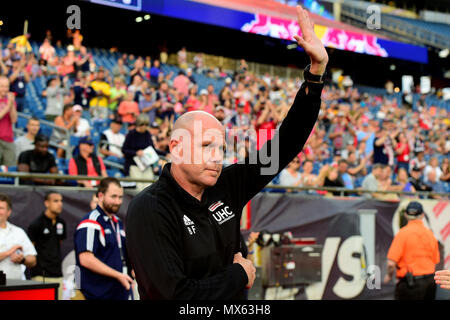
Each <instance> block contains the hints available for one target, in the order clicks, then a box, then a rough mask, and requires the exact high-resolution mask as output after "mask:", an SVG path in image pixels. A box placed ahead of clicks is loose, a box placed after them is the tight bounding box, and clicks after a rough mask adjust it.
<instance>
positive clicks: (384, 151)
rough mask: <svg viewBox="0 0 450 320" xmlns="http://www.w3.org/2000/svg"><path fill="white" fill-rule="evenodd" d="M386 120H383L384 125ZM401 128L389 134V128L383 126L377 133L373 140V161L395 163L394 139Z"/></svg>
mask: <svg viewBox="0 0 450 320" xmlns="http://www.w3.org/2000/svg"><path fill="white" fill-rule="evenodd" d="M385 123H386V121H384V122H383V126H384V124H385ZM398 133H399V130H396V131H393V132H392V133H391V134H389V132H388V130H387V129H385V128H384V127H381V128H380V129H379V130H378V131H377V133H376V134H375V140H374V142H373V163H374V164H375V163H382V164H385V165H393V164H394V150H393V148H392V140H393V139H395V137H396V136H397V135H398Z"/></svg>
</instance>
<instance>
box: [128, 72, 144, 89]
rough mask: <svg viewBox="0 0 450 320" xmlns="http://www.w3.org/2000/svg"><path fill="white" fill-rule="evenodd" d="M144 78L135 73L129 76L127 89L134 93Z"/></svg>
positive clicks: (139, 87)
mask: <svg viewBox="0 0 450 320" xmlns="http://www.w3.org/2000/svg"><path fill="white" fill-rule="evenodd" d="M143 82H144V79H143V78H142V76H141V75H139V74H137V75H135V76H134V77H131V84H130V85H129V86H128V89H127V91H133V92H134V93H136V92H138V91H141V86H142V83H143Z"/></svg>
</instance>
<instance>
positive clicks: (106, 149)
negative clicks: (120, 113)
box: [100, 116, 125, 165]
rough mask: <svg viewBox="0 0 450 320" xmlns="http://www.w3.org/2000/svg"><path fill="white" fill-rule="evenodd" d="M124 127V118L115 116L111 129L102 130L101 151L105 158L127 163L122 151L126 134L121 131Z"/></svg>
mask: <svg viewBox="0 0 450 320" xmlns="http://www.w3.org/2000/svg"><path fill="white" fill-rule="evenodd" d="M121 129H122V119H120V117H117V116H116V117H114V119H113V120H112V121H111V123H110V125H109V129H107V130H105V131H103V132H102V135H101V138H100V153H101V154H102V155H103V156H104V160H108V161H112V162H115V163H119V164H122V165H123V164H125V158H124V156H123V153H122V146H123V143H124V142H125V135H124V134H122V133H120V130H121Z"/></svg>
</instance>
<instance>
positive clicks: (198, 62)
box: [193, 52, 205, 73]
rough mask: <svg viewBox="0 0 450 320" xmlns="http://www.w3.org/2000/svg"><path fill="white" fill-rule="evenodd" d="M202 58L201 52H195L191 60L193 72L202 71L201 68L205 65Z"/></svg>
mask: <svg viewBox="0 0 450 320" xmlns="http://www.w3.org/2000/svg"><path fill="white" fill-rule="evenodd" d="M203 58H204V55H203V53H201V52H199V53H197V54H196V55H195V56H194V60H193V62H194V72H195V73H202V72H203V69H204V67H205V65H204V60H203Z"/></svg>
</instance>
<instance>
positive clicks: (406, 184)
mask: <svg viewBox="0 0 450 320" xmlns="http://www.w3.org/2000/svg"><path fill="white" fill-rule="evenodd" d="M388 190H393V191H403V192H416V189H415V188H414V186H413V184H412V183H411V181H409V177H408V171H406V169H405V168H403V167H400V168H398V172H397V181H395V182H394V183H393V185H392V186H391V187H390V188H388Z"/></svg>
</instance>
